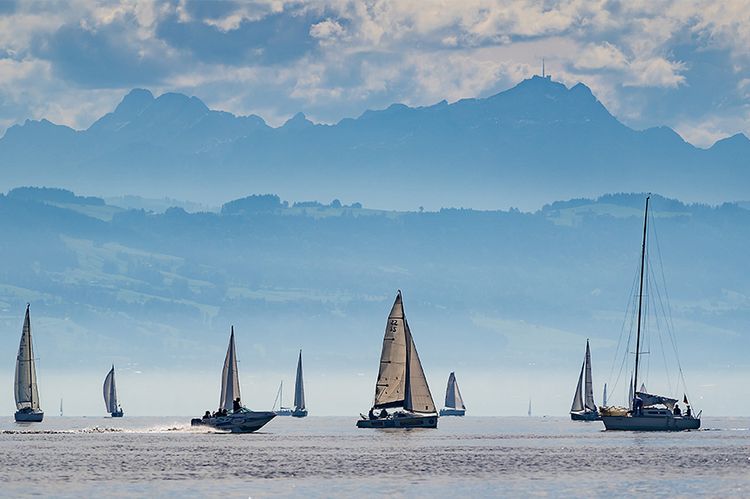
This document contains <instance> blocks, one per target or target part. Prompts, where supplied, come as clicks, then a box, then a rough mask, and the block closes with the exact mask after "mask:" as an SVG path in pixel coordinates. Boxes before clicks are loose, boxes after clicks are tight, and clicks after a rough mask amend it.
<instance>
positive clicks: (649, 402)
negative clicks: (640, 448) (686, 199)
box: [601, 196, 701, 431]
mask: <svg viewBox="0 0 750 499" xmlns="http://www.w3.org/2000/svg"><path fill="white" fill-rule="evenodd" d="M649 200H650V196H647V197H646V209H645V214H644V216H643V241H642V244H641V266H640V277H639V287H638V318H637V322H636V342H635V369H634V371H633V378H632V380H631V383H630V391H631V397H630V398H631V400H630V401H629V404H630V407H629V409H627V410H626V409H624V408H623V409H619V408H609V407H602V411H601V418H602V421H603V422H604V426H605V428H606V429H607V430H627V431H680V430H697V429H698V428H700V425H701V420H700V414H699V415H698V416H693V414H692V413H691V410H690V406H689V405H688V406H687V408H688V409H687V411H686V413H685V414H684V415H683V414H682V413H681V411H680V410H679V408H678V407H676V406H677V403H678V402H677V399H674V398H670V397H665V396H661V395H654V394H651V393H647V392H646V390H645V386H644V385H643V384H641V387H640V388H638V382H639V381H640V379H639V375H640V371H639V368H640V367H641V365H640V363H641V354H642V352H641V346H642V345H643V341H642V338H641V336H642V334H643V333H644V325H645V323H646V321H645V317H644V315H645V314H644V303H643V298H644V297H645V296H648V294H647V293H645V292H644V275H646V267H647V259H646V255H647V252H646V248H647V239H648V205H649ZM646 283H648V279H646ZM675 354H676V352H675ZM678 362H679V359H678ZM681 371H682V370H681V369H680V372H681ZM683 383H684V381H683ZM684 402H685V404H686V405H687V404H688V400H687V395H685V398H684Z"/></svg>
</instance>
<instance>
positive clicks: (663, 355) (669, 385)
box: [649, 269, 674, 394]
mask: <svg viewBox="0 0 750 499" xmlns="http://www.w3.org/2000/svg"><path fill="white" fill-rule="evenodd" d="M649 271H650V273H651V278H652V279H654V275H653V269H649ZM654 290H655V294H654V295H653V296H652V297H651V298H652V299H653V300H654V304H653V308H654V309H656V310H657V311H658V307H657V306H656V304H657V303H656V302H657V300H659V301H661V295H660V294H659V287H658V286H656V285H655V284H654ZM654 320H655V322H656V332H657V337H658V339H659V350H660V351H661V358H662V360H663V361H664V373H665V376H666V378H667V388H668V389H669V393H670V394H672V393H674V392H673V391H672V380H671V378H670V376H669V363H668V362H667V353H666V349H665V348H664V341H663V338H662V330H661V322H660V321H659V314H658V313H654ZM665 327H666V325H665ZM667 332H669V329H668V328H667Z"/></svg>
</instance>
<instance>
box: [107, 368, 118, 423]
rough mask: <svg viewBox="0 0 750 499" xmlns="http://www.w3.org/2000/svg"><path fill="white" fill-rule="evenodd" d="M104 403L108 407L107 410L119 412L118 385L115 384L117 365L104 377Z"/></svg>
mask: <svg viewBox="0 0 750 499" xmlns="http://www.w3.org/2000/svg"><path fill="white" fill-rule="evenodd" d="M104 405H105V406H106V407H107V412H109V413H112V412H117V410H118V408H117V386H116V385H115V366H114V364H113V365H112V369H111V370H110V371H109V374H107V377H106V378H104Z"/></svg>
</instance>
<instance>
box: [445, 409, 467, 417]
mask: <svg viewBox="0 0 750 499" xmlns="http://www.w3.org/2000/svg"><path fill="white" fill-rule="evenodd" d="M464 415H466V409H454V408H451V407H444V408H443V409H440V417H443V416H464Z"/></svg>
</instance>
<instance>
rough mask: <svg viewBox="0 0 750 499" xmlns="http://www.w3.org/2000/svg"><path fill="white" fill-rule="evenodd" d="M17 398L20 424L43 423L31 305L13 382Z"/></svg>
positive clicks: (25, 321)
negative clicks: (30, 313)
mask: <svg viewBox="0 0 750 499" xmlns="http://www.w3.org/2000/svg"><path fill="white" fill-rule="evenodd" d="M13 387H14V390H13V392H14V394H15V397H16V409H18V410H17V411H16V414H15V418H16V421H17V422H19V423H41V421H42V419H44V411H42V409H41V408H40V407H39V390H38V388H37V382H36V362H35V361H34V344H33V342H32V339H31V319H30V318H29V305H28V304H27V305H26V317H24V320H23V331H22V332H21V343H20V344H19V345H18V356H17V357H16V377H15V379H14V381H13Z"/></svg>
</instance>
